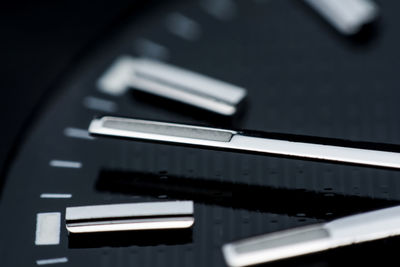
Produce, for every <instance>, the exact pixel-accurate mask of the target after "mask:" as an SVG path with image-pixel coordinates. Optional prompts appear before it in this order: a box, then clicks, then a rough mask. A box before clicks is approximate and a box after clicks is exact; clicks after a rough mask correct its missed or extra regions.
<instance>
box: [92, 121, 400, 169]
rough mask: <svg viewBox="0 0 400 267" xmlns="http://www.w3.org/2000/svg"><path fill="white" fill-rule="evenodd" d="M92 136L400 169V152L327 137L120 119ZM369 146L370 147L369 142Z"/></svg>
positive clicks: (95, 126)
mask: <svg viewBox="0 0 400 267" xmlns="http://www.w3.org/2000/svg"><path fill="white" fill-rule="evenodd" d="M89 133H90V134H92V135H101V136H106V137H117V138H128V139H139V140H146V141H153V142H163V143H172V144H180V145H190V146H198V147H204V148H210V149H224V150H233V151H243V152H248V153H261V154H273V155H281V156H287V157H293V158H304V159H313V160H322V161H331V162H342V163H352V164H360V165H370V166H377V167H386V168H397V169H398V168H400V153H397V152H388V151H380V150H374V149H368V148H366V149H364V148H358V147H357V146H356V144H357V143H356V142H347V144H349V146H339V145H335V144H330V143H331V142H332V139H326V142H324V143H322V142H321V140H325V139H324V138H319V140H320V142H319V143H312V142H304V141H296V140H295V139H293V140H284V139H276V138H265V137H258V136H253V134H251V133H250V132H248V133H246V132H245V131H243V132H242V131H240V132H238V131H232V130H224V129H217V128H209V127H199V126H192V125H184V124H175V123H165V122H157V121H147V120H137V119H127V118H119V117H102V118H99V119H93V120H92V122H91V123H90V126H89ZM351 144H354V145H355V147H351ZM364 145H366V144H365V143H364ZM375 145H376V144H375ZM366 146H367V147H368V143H367V145H366ZM370 147H373V144H370Z"/></svg>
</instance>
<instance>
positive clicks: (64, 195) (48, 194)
mask: <svg viewBox="0 0 400 267" xmlns="http://www.w3.org/2000/svg"><path fill="white" fill-rule="evenodd" d="M71 197H72V195H71V194H52V193H43V194H40V198H71Z"/></svg>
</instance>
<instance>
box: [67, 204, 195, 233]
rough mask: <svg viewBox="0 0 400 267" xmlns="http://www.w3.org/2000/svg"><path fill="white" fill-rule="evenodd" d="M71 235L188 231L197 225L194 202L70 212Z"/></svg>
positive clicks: (113, 206)
mask: <svg viewBox="0 0 400 267" xmlns="http://www.w3.org/2000/svg"><path fill="white" fill-rule="evenodd" d="M65 220H66V227H67V230H68V232H69V233H72V234H82V233H97V232H115V231H138V230H163V229H185V228H190V227H191V226H192V225H193V224H194V217H193V202H192V201H165V202H145V203H128V204H110V205H95V206H82V207H69V208H67V209H66V215H65Z"/></svg>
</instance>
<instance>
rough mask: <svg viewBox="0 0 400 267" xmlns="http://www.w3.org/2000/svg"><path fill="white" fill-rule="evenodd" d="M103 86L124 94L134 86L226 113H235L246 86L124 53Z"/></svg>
mask: <svg viewBox="0 0 400 267" xmlns="http://www.w3.org/2000/svg"><path fill="white" fill-rule="evenodd" d="M98 86H99V89H100V90H101V91H102V92H104V93H108V94H111V95H115V96H118V95H122V94H124V93H125V92H126V91H127V90H129V89H130V88H133V89H135V90H139V91H142V92H145V93H149V94H154V95H157V96H160V97H165V98H168V99H171V100H175V101H178V102H182V103H185V104H188V105H192V106H195V107H198V108H202V109H205V110H208V111H211V112H215V113H219V114H222V115H227V116H229V115H233V114H235V113H236V112H237V109H238V106H239V104H240V103H241V102H242V101H243V99H244V98H245V97H246V89H244V88H241V87H238V86H235V85H232V84H228V83H225V82H222V81H219V80H216V79H213V78H210V77H207V76H204V75H201V74H198V73H194V72H191V71H188V70H184V69H181V68H178V67H175V66H171V65H167V64H165V63H161V62H158V61H154V60H150V59H143V58H132V57H129V56H122V57H120V58H118V60H117V61H116V62H115V63H114V64H113V65H112V66H111V67H110V69H108V71H107V72H106V73H105V74H104V75H103V76H102V77H101V78H100V80H99V83H98Z"/></svg>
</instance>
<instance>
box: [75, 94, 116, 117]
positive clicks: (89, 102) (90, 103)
mask: <svg viewBox="0 0 400 267" xmlns="http://www.w3.org/2000/svg"><path fill="white" fill-rule="evenodd" d="M83 105H84V106H85V107H86V108H88V109H93V110H97V111H103V112H109V113H113V112H115V111H117V104H115V103H114V102H113V101H110V100H106V99H102V98H98V97H93V96H87V97H85V98H84V100H83Z"/></svg>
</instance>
